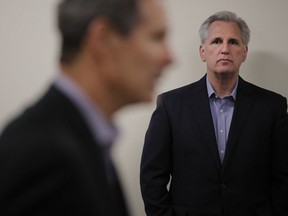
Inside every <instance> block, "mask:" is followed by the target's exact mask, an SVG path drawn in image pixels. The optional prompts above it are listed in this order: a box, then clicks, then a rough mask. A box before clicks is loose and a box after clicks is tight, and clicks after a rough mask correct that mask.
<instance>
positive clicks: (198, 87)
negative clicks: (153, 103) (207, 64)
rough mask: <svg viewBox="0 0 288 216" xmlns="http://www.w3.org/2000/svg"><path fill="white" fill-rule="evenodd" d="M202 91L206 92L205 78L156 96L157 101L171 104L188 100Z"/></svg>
mask: <svg viewBox="0 0 288 216" xmlns="http://www.w3.org/2000/svg"><path fill="white" fill-rule="evenodd" d="M202 91H207V89H206V81H205V77H203V78H202V79H200V80H198V81H196V82H193V83H191V84H188V85H185V86H181V87H179V88H175V89H172V90H170V91H166V92H164V93H162V94H160V95H159V96H158V100H165V101H171V102H176V101H183V100H184V101H185V100H186V99H188V98H192V97H194V96H195V95H198V94H199V93H200V92H202Z"/></svg>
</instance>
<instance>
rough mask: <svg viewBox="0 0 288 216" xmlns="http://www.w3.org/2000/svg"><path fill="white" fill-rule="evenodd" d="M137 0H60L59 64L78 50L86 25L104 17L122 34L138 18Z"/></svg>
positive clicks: (129, 28) (65, 61)
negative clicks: (60, 44) (60, 47)
mask: <svg viewBox="0 0 288 216" xmlns="http://www.w3.org/2000/svg"><path fill="white" fill-rule="evenodd" d="M139 1H140V0H62V1H61V2H60V4H59V6H58V28H59V30H60V34H61V37H62V50H61V57H60V58H61V59H60V61H61V62H62V63H68V62H71V61H72V60H73V58H74V57H75V56H76V54H77V53H78V52H79V50H80V48H81V45H82V42H83V39H84V37H85V35H86V32H87V28H88V26H89V24H90V23H91V22H92V21H93V20H95V19H97V18H104V19H107V21H108V22H110V24H111V25H113V26H114V27H115V29H116V30H117V31H118V32H119V33H121V34H123V35H125V34H128V33H129V32H130V30H131V29H132V28H133V27H134V25H135V24H136V22H137V21H138V18H139V12H138V2H139Z"/></svg>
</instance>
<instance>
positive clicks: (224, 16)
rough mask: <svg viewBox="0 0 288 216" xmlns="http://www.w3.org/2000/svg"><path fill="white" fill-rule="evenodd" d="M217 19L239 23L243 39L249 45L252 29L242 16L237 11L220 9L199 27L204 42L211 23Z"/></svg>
mask: <svg viewBox="0 0 288 216" xmlns="http://www.w3.org/2000/svg"><path fill="white" fill-rule="evenodd" d="M215 21H224V22H233V23H235V24H237V26H238V27H239V29H240V32H241V38H242V41H243V43H244V44H245V46H248V43H249V40H250V29H249V27H248V25H247V24H246V22H245V21H244V20H243V19H242V18H241V17H238V16H237V15H236V14H235V13H233V12H230V11H220V12H218V13H215V14H213V15H212V16H210V17H209V18H208V19H206V20H205V21H204V22H203V24H202V25H201V27H200V29H199V35H200V40H201V43H202V44H203V43H204V42H205V40H206V39H207V38H208V29H209V27H210V25H211V24H212V23H213V22H215Z"/></svg>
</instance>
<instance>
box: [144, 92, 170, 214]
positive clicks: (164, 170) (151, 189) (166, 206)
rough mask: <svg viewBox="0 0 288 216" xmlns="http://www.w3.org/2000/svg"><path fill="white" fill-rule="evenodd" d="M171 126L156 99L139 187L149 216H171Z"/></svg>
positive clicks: (146, 140) (146, 137)
mask: <svg viewBox="0 0 288 216" xmlns="http://www.w3.org/2000/svg"><path fill="white" fill-rule="evenodd" d="M171 140H172V135H171V127H170V122H169V117H168V113H167V109H166V106H165V103H164V101H163V98H162V97H161V96H159V97H158V98H157V107H156V110H155V111H154V113H153V114H152V117H151V121H150V124H149V127H148V130H147V133H146V136H145V143H144V148H143V152H142V159H141V168H140V184H141V192H142V197H143V200H144V204H145V211H146V213H147V216H158V215H159V216H160V215H161V216H164V215H165V216H170V215H172V208H171V207H170V196H169V191H168V190H167V187H168V184H169V181H170V176H171V172H172V165H171V164H172V159H171V142H172V141H171Z"/></svg>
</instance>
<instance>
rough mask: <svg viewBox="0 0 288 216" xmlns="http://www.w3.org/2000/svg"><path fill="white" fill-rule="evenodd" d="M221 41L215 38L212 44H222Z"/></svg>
mask: <svg viewBox="0 0 288 216" xmlns="http://www.w3.org/2000/svg"><path fill="white" fill-rule="evenodd" d="M220 43H221V41H220V40H218V39H217V40H214V41H212V44H220Z"/></svg>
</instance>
